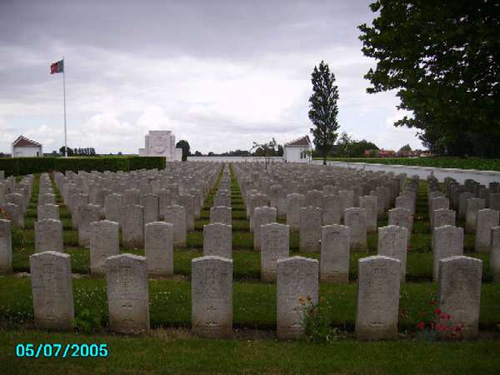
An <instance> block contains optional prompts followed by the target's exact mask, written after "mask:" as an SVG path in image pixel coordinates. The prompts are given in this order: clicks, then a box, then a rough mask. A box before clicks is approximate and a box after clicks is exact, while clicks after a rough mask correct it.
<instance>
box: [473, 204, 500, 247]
mask: <svg viewBox="0 0 500 375" xmlns="http://www.w3.org/2000/svg"><path fill="white" fill-rule="evenodd" d="M499 220H500V212H499V211H497V210H491V209H483V210H479V211H478V212H477V219H476V239H475V243H474V249H475V250H476V251H477V252H478V253H487V252H489V251H490V246H491V228H493V227H496V226H498V225H499Z"/></svg>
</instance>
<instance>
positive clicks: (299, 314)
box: [276, 257, 319, 340]
mask: <svg viewBox="0 0 500 375" xmlns="http://www.w3.org/2000/svg"><path fill="white" fill-rule="evenodd" d="M318 273H319V263H318V261H317V260H315V259H309V258H303V257H291V258H284V259H278V261H277V291H276V292H277V298H276V304H277V306H276V312H277V316H276V328H277V335H278V338H280V339H285V340H288V339H296V338H299V337H300V336H302V335H303V334H304V331H305V328H304V322H303V320H304V312H305V309H306V308H307V307H308V305H309V307H310V306H311V305H317V304H318V284H319V282H318Z"/></svg>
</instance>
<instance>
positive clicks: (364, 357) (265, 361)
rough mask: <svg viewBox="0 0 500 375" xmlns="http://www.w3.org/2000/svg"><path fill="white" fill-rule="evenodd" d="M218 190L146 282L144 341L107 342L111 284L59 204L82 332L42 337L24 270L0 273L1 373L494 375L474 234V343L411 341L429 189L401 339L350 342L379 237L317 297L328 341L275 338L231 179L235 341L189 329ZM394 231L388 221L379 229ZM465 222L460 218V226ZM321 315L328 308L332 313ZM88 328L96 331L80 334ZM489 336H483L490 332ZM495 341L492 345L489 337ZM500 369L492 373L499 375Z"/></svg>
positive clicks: (491, 298)
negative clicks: (42, 352) (477, 290)
mask: <svg viewBox="0 0 500 375" xmlns="http://www.w3.org/2000/svg"><path fill="white" fill-rule="evenodd" d="M215 190H216V189H214V191H212V192H211V193H210V194H209V196H208V198H207V201H206V204H205V206H204V208H203V210H202V214H201V218H200V219H198V220H197V221H196V228H195V229H196V230H195V232H193V233H189V234H188V241H187V242H188V243H187V247H186V248H179V249H175V254H174V272H175V274H176V276H175V277H174V278H171V279H151V280H150V281H149V295H150V297H149V300H150V319H151V326H152V327H153V328H155V329H153V330H152V331H151V333H150V334H148V335H146V336H141V337H129V336H119V335H112V334H109V333H108V332H107V331H106V327H107V324H108V312H107V304H106V282H105V280H104V279H102V278H101V279H97V278H91V277H89V273H88V267H89V251H88V249H83V248H79V247H78V233H77V232H76V231H75V230H73V229H72V228H71V216H70V214H69V212H68V210H67V208H66V206H64V205H63V204H62V200H61V196H60V194H59V191H58V190H57V189H56V190H55V193H56V197H57V201H58V204H59V205H60V215H61V220H62V221H63V225H64V229H65V231H64V232H65V233H64V242H65V247H66V251H67V252H68V253H69V254H71V258H72V270H73V272H74V273H76V274H77V275H75V278H74V279H73V291H74V301H75V323H76V327H77V328H76V331H75V332H74V333H72V334H64V333H47V332H43V331H39V330H31V329H32V328H33V307H32V297H31V283H30V280H29V278H27V277H23V276H22V275H19V274H17V275H10V276H3V277H0V322H1V323H0V373H1V374H3V373H6V374H11V373H12V374H18V373H32V372H34V371H36V372H37V373H41V374H44V373H53V372H54V371H56V372H57V373H65V372H71V373H72V374H79V373H89V372H91V373H120V374H122V373H124V374H128V373H131V374H132V373H133V374H149V373H154V372H157V371H159V370H161V372H164V373H173V374H176V373H179V374H188V373H207V374H208V373H210V374H214V373H217V374H225V373H231V374H234V373H245V374H254V373H259V374H261V373H264V374H281V373H286V374H295V373H301V374H303V373H307V374H315V373H317V374H320V373H329V374H332V373H339V374H351V373H352V374H368V373H369V374H382V373H391V374H397V373H404V374H424V373H425V374H429V373H430V374H433V373H436V374H437V373H440V374H448V373H449V374H451V373H453V374H455V373H463V374H468V373H481V374H490V373H491V374H493V373H498V369H500V362H499V361H500V359H499V357H498V356H495V355H493V353H498V350H499V349H500V340H498V337H499V335H500V333H499V324H500V309H499V302H498V301H500V285H498V284H493V283H491V282H490V276H489V265H488V256H486V255H483V254H476V253H473V243H474V242H473V241H474V237H473V235H466V236H465V249H466V254H467V255H469V256H474V257H478V258H480V259H482V260H483V262H484V263H483V271H484V277H483V281H484V282H483V285H482V290H481V315H480V329H481V330H482V332H483V333H482V338H481V339H480V340H478V341H476V342H470V343H454V342H446V343H443V342H426V341H422V340H415V339H414V335H415V331H416V324H417V323H418V322H419V321H421V320H425V319H426V316H428V314H430V312H431V311H432V308H433V306H432V305H431V304H430V301H431V300H432V299H433V298H435V297H436V292H437V285H436V284H435V283H432V282H431V279H432V253H431V248H430V241H431V235H430V232H429V226H428V214H427V198H426V184H425V183H422V184H421V187H420V189H419V192H418V195H419V197H418V204H417V214H416V218H415V224H414V233H413V234H412V237H411V249H410V250H409V254H408V266H407V280H408V282H407V283H404V284H402V286H401V298H400V322H399V323H400V327H399V332H400V333H401V335H402V337H404V338H405V340H402V341H397V342H385V343H362V342H356V341H355V340H353V339H352V338H351V336H352V332H353V328H354V322H355V314H356V300H357V283H356V278H357V260H358V259H359V258H361V257H364V256H367V255H374V254H376V248H377V235H376V234H375V233H373V234H369V236H368V249H367V250H366V251H364V252H355V253H352V254H351V266H350V280H351V282H350V283H349V284H347V285H331V284H323V283H322V284H321V285H320V298H322V300H323V301H324V302H326V303H324V306H329V307H328V317H329V319H330V322H331V324H332V325H333V326H335V327H337V328H338V329H339V331H340V332H341V333H342V334H341V335H340V336H339V338H338V341H336V342H334V343H333V344H332V345H319V344H308V343H305V342H277V341H276V340H274V328H275V324H276V286H275V284H272V283H262V282H260V281H259V279H260V254H259V253H258V252H255V251H253V250H252V247H253V233H250V232H249V229H248V220H247V219H246V212H245V207H244V203H243V198H242V196H241V192H240V190H239V187H238V185H237V182H236V180H235V178H234V175H233V174H232V181H231V192H232V208H233V212H232V219H233V249H234V251H233V260H234V279H235V282H234V284H233V309H234V327H235V328H236V339H234V340H204V339H199V338H195V337H193V336H192V335H191V334H190V333H189V330H188V328H189V327H190V324H191V301H190V293H191V290H190V282H189V276H190V265H191V260H192V259H193V258H195V257H198V256H201V255H202V247H203V238H202V230H203V225H205V224H207V223H208V221H209V208H210V205H211V202H212V199H213V193H214V192H215ZM37 191H38V177H37V178H36V179H35V186H34V189H33V196H32V200H31V204H30V207H29V210H28V215H27V217H26V220H25V229H23V230H19V229H14V233H13V244H14V258H13V263H14V269H15V271H16V272H20V271H25V272H29V255H30V254H32V253H33V251H34V233H33V232H34V229H33V226H34V221H35V220H36V200H37V196H38V193H37ZM386 224H387V217H386V216H384V217H382V218H381V219H380V220H379V226H383V225H386ZM458 224H459V225H462V226H463V223H462V222H459V223H458ZM290 244H291V254H292V255H298V254H300V255H303V256H309V257H313V258H319V254H303V253H299V251H298V250H299V249H298V244H299V236H298V233H295V232H292V233H291V239H290ZM121 251H122V252H133V253H135V254H143V253H144V252H143V250H142V249H127V248H122V249H121ZM325 308H326V307H325ZM89 331H90V332H92V334H91V335H88V334H84V333H82V332H89ZM485 336H486V337H485ZM491 337H493V338H496V339H493V340H492V339H490V338H491ZM21 342H33V343H44V342H49V343H54V342H62V343H66V342H68V343H72V342H82V343H83V342H85V343H92V342H104V343H108V345H109V347H110V353H111V356H110V357H109V358H107V359H76V358H72V359H37V360H34V359H18V358H15V355H14V353H15V352H14V348H15V344H17V343H21ZM495 371H496V372H495Z"/></svg>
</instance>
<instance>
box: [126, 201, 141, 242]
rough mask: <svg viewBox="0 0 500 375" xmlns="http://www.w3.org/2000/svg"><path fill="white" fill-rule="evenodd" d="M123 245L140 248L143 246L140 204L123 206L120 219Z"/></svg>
mask: <svg viewBox="0 0 500 375" xmlns="http://www.w3.org/2000/svg"><path fill="white" fill-rule="evenodd" d="M122 240H123V246H125V247H135V248H142V247H143V246H144V211H143V207H142V206H138V205H132V206H127V207H125V208H124V211H123V220H122Z"/></svg>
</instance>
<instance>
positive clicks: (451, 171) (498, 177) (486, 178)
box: [313, 160, 500, 185]
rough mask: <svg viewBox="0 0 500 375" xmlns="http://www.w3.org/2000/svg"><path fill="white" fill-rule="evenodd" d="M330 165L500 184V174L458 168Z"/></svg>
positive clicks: (358, 164) (340, 162) (336, 162)
mask: <svg viewBox="0 0 500 375" xmlns="http://www.w3.org/2000/svg"><path fill="white" fill-rule="evenodd" d="M313 163H314V164H322V163H323V161H321V160H314V161H313ZM327 163H328V165H335V166H338V167H343V168H351V169H363V170H367V171H383V172H394V173H407V174H408V176H414V175H417V176H419V177H420V178H421V179H425V178H427V176H429V175H431V174H433V175H434V176H435V177H436V178H437V179H438V180H439V181H444V179H445V178H446V177H452V178H454V179H455V180H457V182H459V183H461V184H463V183H464V181H465V180H467V179H473V180H476V181H477V182H479V183H480V184H483V185H487V184H489V183H490V182H500V172H496V171H479V170H476V169H457V168H435V167H416V166H408V165H386V164H374V163H347V162H343V161H327Z"/></svg>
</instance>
